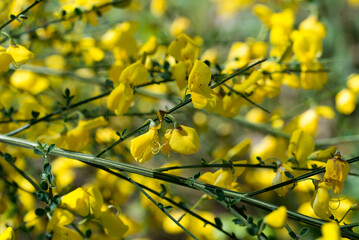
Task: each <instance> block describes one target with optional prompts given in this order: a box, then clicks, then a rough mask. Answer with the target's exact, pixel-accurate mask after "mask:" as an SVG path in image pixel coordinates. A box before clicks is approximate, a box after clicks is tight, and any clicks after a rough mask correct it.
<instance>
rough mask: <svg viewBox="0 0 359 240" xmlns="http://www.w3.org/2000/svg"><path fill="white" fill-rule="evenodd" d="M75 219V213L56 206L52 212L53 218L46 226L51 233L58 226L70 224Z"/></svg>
mask: <svg viewBox="0 0 359 240" xmlns="http://www.w3.org/2000/svg"><path fill="white" fill-rule="evenodd" d="M73 221H74V215H73V214H72V213H71V212H69V211H67V210H65V209H61V208H55V210H54V212H53V213H52V216H51V219H50V221H49V222H48V224H47V226H46V232H48V233H50V232H52V231H53V230H54V228H55V227H56V226H65V225H69V224H70V223H72V222H73Z"/></svg>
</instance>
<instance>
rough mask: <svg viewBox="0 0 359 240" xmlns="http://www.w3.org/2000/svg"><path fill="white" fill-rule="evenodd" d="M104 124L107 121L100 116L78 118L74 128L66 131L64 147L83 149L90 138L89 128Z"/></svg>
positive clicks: (75, 149)
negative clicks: (89, 118) (88, 118)
mask: <svg viewBox="0 0 359 240" xmlns="http://www.w3.org/2000/svg"><path fill="white" fill-rule="evenodd" d="M105 125H107V121H106V120H105V118H104V117H102V116H101V117H97V118H94V119H92V120H80V121H79V123H78V125H77V127H76V128H74V129H71V130H70V131H68V132H67V133H66V138H65V141H64V143H63V145H64V147H65V148H67V149H69V150H72V151H82V150H84V149H85V148H86V147H87V144H88V142H89V140H90V131H89V130H91V129H94V128H98V127H102V126H105Z"/></svg>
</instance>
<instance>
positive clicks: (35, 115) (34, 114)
mask: <svg viewBox="0 0 359 240" xmlns="http://www.w3.org/2000/svg"><path fill="white" fill-rule="evenodd" d="M31 115H32V118H33V119H37V118H38V117H39V115H40V113H39V112H36V111H31Z"/></svg>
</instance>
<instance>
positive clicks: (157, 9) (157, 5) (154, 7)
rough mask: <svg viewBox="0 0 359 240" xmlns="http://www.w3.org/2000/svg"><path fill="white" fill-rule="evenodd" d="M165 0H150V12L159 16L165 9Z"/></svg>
mask: <svg viewBox="0 0 359 240" xmlns="http://www.w3.org/2000/svg"><path fill="white" fill-rule="evenodd" d="M166 7H167V0H152V1H151V5H150V10H151V13H152V14H153V15H154V16H156V17H161V16H163V14H164V13H165V11H166Z"/></svg>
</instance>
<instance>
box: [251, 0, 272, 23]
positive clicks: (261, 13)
mask: <svg viewBox="0 0 359 240" xmlns="http://www.w3.org/2000/svg"><path fill="white" fill-rule="evenodd" d="M252 11H253V13H254V14H255V15H256V16H257V17H258V18H259V19H260V20H261V21H262V22H263V23H264V24H265V25H266V26H267V27H270V26H271V19H270V18H271V15H272V14H273V12H272V10H271V9H270V8H269V7H267V6H266V5H263V4H256V5H254V6H253V8H252Z"/></svg>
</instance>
